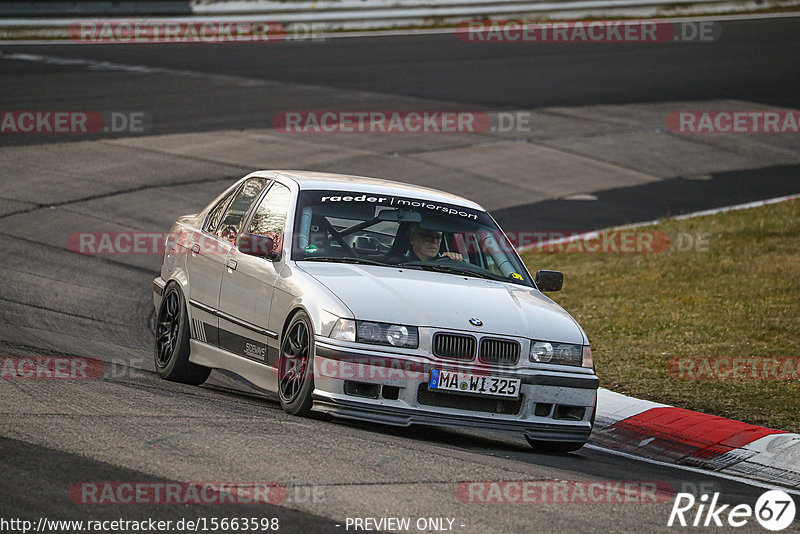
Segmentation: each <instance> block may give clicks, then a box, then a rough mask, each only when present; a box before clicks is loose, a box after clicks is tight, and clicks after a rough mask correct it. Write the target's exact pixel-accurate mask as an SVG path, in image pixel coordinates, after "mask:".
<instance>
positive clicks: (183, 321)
mask: <svg viewBox="0 0 800 534" xmlns="http://www.w3.org/2000/svg"><path fill="white" fill-rule="evenodd" d="M189 352H190V350H189V314H188V313H186V299H185V298H184V297H183V291H181V288H180V286H179V285H178V284H176V283H174V282H172V283H170V284H168V285H167V287H166V289H165V290H164V297H163V298H162V299H161V306H160V308H159V310H158V318H157V321H156V347H155V353H154V358H155V365H156V372H157V373H158V376H160V377H161V378H163V379H164V380H169V381H172V382H182V383H184V384H191V385H193V386H199V385H200V384H202V383H203V382H205V381H206V379H207V378H208V375H209V374H211V369H209V368H208V367H203V366H200V365H196V364H193V363H191V362H190V361H189Z"/></svg>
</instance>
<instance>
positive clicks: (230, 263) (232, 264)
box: [228, 260, 238, 271]
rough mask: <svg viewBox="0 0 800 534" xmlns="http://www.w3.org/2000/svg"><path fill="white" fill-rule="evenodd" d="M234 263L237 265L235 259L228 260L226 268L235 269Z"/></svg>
mask: <svg viewBox="0 0 800 534" xmlns="http://www.w3.org/2000/svg"><path fill="white" fill-rule="evenodd" d="M236 265H238V264H237V263H236V260H228V269H230V270H231V271H235V270H236Z"/></svg>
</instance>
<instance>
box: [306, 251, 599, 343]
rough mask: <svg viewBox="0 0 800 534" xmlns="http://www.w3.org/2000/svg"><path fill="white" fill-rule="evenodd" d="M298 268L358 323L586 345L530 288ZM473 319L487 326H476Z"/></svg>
mask: <svg viewBox="0 0 800 534" xmlns="http://www.w3.org/2000/svg"><path fill="white" fill-rule="evenodd" d="M297 265H298V267H300V268H301V269H302V270H304V271H305V272H306V273H308V274H309V275H311V276H313V277H314V278H315V279H316V280H317V281H318V282H320V283H321V284H323V285H324V286H325V287H327V288H328V289H329V290H330V291H331V292H332V293H333V294H335V295H336V296H337V297H338V298H339V299H341V300H342V302H344V303H345V305H346V306H347V307H348V308H350V310H351V311H352V312H353V314H354V316H355V318H356V319H363V320H370V321H378V322H385V323H399V324H407V325H416V326H423V327H424V326H429V327H436V328H447V329H453V330H465V331H472V332H475V333H486V334H489V333H491V334H499V335H510V336H520V337H527V338H532V339H541V340H547V341H558V342H561V343H578V344H581V343H584V342H585V341H584V339H585V338H584V335H583V331H582V330H581V328H580V326H578V324H577V323H576V322H575V320H574V319H573V318H572V317H571V316H570V315H569V314H568V313H567V312H565V311H564V310H563V309H562V308H561V307H560V306H559V305H558V304H556V303H555V302H553V301H552V300H550V299H548V298H547V297H545V296H544V295H542V294H541V293H540V292H539V291H537V290H535V289H533V288H529V287H526V286H519V285H515V284H511V283H505V282H498V281H494V280H486V279H482V278H474V277H468V276H459V275H454V274H449V273H437V272H431V271H420V270H415V269H407V268H406V269H403V268H399V267H380V266H371V265H349V264H341V263H314V262H309V261H304V262H299V263H298V264H297ZM473 317H474V318H477V319H479V320H481V321H483V326H480V327H475V326H473V325H471V324H470V322H469V320H470V319H471V318H473Z"/></svg>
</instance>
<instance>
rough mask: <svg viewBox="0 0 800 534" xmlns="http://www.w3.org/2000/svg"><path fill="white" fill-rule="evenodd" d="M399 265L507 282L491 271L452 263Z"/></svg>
mask: <svg viewBox="0 0 800 534" xmlns="http://www.w3.org/2000/svg"><path fill="white" fill-rule="evenodd" d="M400 267H417V268H419V269H423V270H426V271H435V272H437V273H449V274H463V275H467V276H474V277H476V278H485V279H487V280H498V281H500V282H508V280H507V279H505V278H503V277H501V276H497V275H494V274H492V273H481V272H478V271H473V270H472V269H465V268H463V267H456V266H453V265H441V264H438V263H401V264H400Z"/></svg>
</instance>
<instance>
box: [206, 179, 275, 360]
mask: <svg viewBox="0 0 800 534" xmlns="http://www.w3.org/2000/svg"><path fill="white" fill-rule="evenodd" d="M290 202H291V191H290V190H289V188H288V187H286V186H285V185H283V184H281V183H279V182H273V183H272V185H271V187H270V188H269V190H268V191H267V193H266V194H265V195H264V196H263V198H262V199H261V200H260V201H259V203H258V205H257V206H256V208H255V209H254V210H253V212H252V215H251V216H250V218H249V221H248V223H247V225H246V226H245V228H246V230H244V232H247V233H249V234H255V235H259V236H265V237H269V238H271V239H272V240H273V243H274V244H275V250H276V251H282V250H283V236H284V234H285V232H286V222H287V215H288V213H289V205H290ZM240 245H241V243H240ZM285 256H286V254H283V253H281V254H279V255H278V256H277V257H274V258H269V259H268V258H266V257H262V256H253V255H248V254H245V253H243V252H241V251H240V250H239V249H238V248H237V249H234V250H232V251H231V252H230V254H229V255H228V260H227V264H226V268H225V270H224V272H223V275H222V288H221V291H220V299H219V308H220V313H219V317H220V337H219V341H220V347H221V348H223V349H225V350H227V351H229V352H231V353H233V354H236V355H238V356H243V357H245V358H248V359H251V360H255V361H257V362H260V363H263V364H265V365H269V366H271V367H274V366H275V365H276V364H275V361H276V360H277V355H278V333H277V332H272V331H270V330H269V329H268V322H269V312H270V302H271V300H272V294H273V292H274V290H275V283H276V280H277V278H278V274H279V273H280V269H281V267H282V266H283V265H284V261H285Z"/></svg>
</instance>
